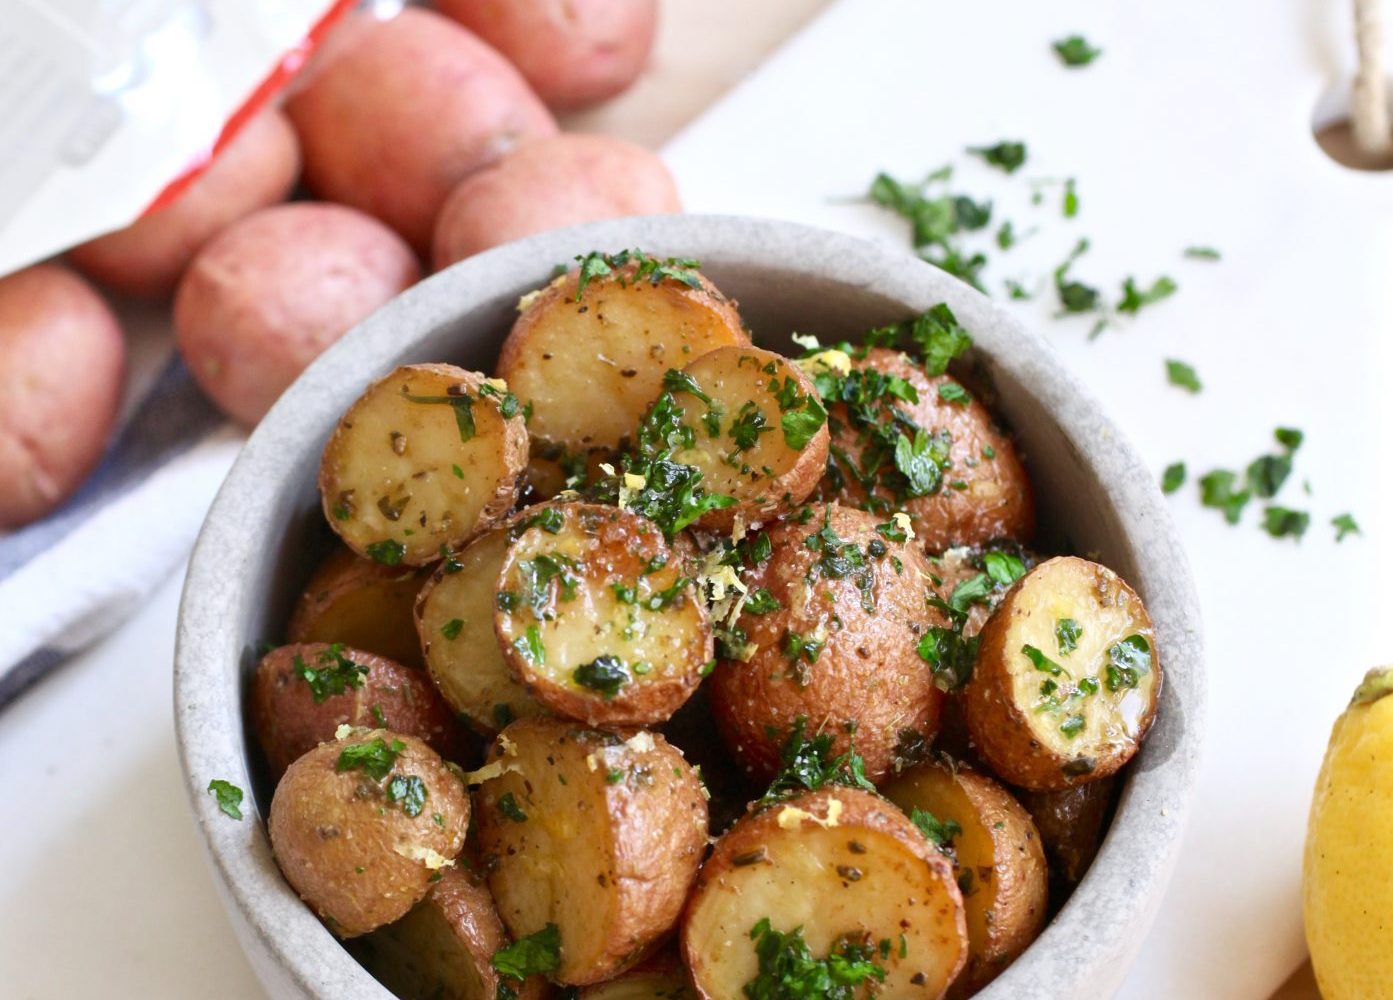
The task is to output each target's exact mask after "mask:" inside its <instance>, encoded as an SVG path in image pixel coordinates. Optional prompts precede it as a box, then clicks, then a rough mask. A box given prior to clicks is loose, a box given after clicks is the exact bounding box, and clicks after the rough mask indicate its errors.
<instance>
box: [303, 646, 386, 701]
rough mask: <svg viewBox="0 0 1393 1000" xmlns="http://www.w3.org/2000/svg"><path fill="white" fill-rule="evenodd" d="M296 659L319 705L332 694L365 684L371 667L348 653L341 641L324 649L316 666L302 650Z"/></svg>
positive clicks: (316, 659) (316, 660) (316, 661)
mask: <svg viewBox="0 0 1393 1000" xmlns="http://www.w3.org/2000/svg"><path fill="white" fill-rule="evenodd" d="M292 662H293V663H294V666H295V673H296V674H298V675H299V676H300V678H301V679H302V680H304V682H305V683H306V684H308V685H309V686H310V691H311V693H312V694H313V695H314V703H315V704H316V705H318V704H320V703H321V702H323V701H324V700H325V699H326V698H329V697H330V696H331V695H336V694H343V693H344V692H345V691H347V690H348V689H349V688H351V687H352V688H360V687H362V686H363V682H364V681H365V680H366V679H367V676H368V668H367V667H365V666H363V665H362V664H361V663H354V662H353V661H352V660H350V659H349V658H348V657H346V656H344V655H343V645H342V643H337V642H336V643H334V644H333V645H331V646H329V647H328V648H327V649H322V650H320V652H319V655H318V656H317V657H316V658H315V663H316V666H314V667H311V666H309V665H308V664H307V663H305V660H304V658H303V657H302V656H301V655H300V654H299V653H296V654H295V658H294V660H293V661H292Z"/></svg>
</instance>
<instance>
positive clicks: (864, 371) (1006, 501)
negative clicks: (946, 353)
mask: <svg viewBox="0 0 1393 1000" xmlns="http://www.w3.org/2000/svg"><path fill="white" fill-rule="evenodd" d="M851 368H852V370H851V372H850V373H849V374H848V375H847V376H846V377H845V378H842V379H838V380H837V383H836V384H837V386H838V389H837V393H836V394H834V397H833V398H834V399H837V398H843V397H845V396H847V395H850V396H852V397H853V398H855V400H856V403H855V405H851V404H848V403H847V402H846V401H845V400H844V399H843V401H840V402H834V401H833V400H832V399H826V398H825V399H824V402H827V403H828V407H827V409H828V415H829V425H830V427H831V429H832V441H831V453H832V458H833V461H832V462H831V463H830V464H829V465H828V469H827V475H826V477H824V479H823V481H822V485H821V495H823V496H825V497H827V498H829V499H836V500H838V501H840V502H841V503H844V504H846V505H848V506H852V507H863V508H865V509H867V510H871V511H875V512H878V513H885V512H889V511H895V510H903V511H905V512H906V513H907V514H909V516H910V519H911V521H912V523H913V526H914V531H915V534H916V535H917V537H918V540H919V544H921V545H923V546H924V547H925V548H926V549H928V550H929V551H930V552H942V551H943V550H944V549H947V548H950V547H952V546H955V545H980V544H982V543H985V542H990V541H992V540H994V539H1003V538H1009V539H1014V540H1016V541H1022V542H1025V541H1029V540H1030V538H1031V536H1032V535H1033V534H1034V533H1035V501H1034V495H1033V493H1032V491H1031V486H1030V477H1029V476H1028V475H1027V474H1026V471H1025V466H1024V465H1023V464H1022V462H1021V459H1020V456H1019V455H1018V454H1017V453H1016V448H1015V445H1013V444H1012V443H1011V439H1010V438H1009V437H1008V436H1007V435H1006V434H1004V433H1003V432H1002V431H1000V430H999V429H998V428H997V427H996V425H995V423H994V422H993V419H992V415H991V414H990V413H989V412H988V411H987V408H986V407H985V406H983V405H982V403H981V401H980V400H978V399H976V398H975V397H973V396H972V394H971V393H969V392H968V391H967V390H966V389H964V388H963V387H962V385H961V384H960V383H958V382H957V380H955V379H954V378H953V377H952V376H951V375H938V376H934V377H932V378H931V377H929V376H928V375H926V374H925V372H924V370H923V369H922V368H921V367H920V366H919V365H917V364H915V363H914V362H913V361H911V360H910V359H909V358H908V357H906V356H905V355H904V354H901V353H899V352H897V351H892V350H889V349H886V348H879V347H877V348H872V349H871V350H870V351H868V352H866V355H865V357H864V358H853V359H852V361H851ZM887 378H894V379H898V380H900V381H899V382H895V383H889V382H887V381H886V380H887ZM824 396H826V394H824ZM906 397H908V398H906ZM906 421H908V422H910V423H912V424H913V425H914V428H910V427H908V426H906V423H905V422H906ZM915 428H917V430H916V429H915ZM920 430H922V431H923V437H922V438H920V436H919V433H918V431H920ZM887 433H888V435H889V436H888V437H887V436H886V435H887ZM898 439H903V440H904V441H905V442H906V446H904V447H907V448H908V449H910V450H911V451H912V452H913V453H914V457H915V459H916V461H915V462H914V463H913V464H912V466H911V467H912V468H913V469H914V476H913V478H911V477H910V476H907V475H905V474H904V470H903V469H901V468H900V466H901V465H902V464H904V463H903V462H901V461H900V460H899V458H898V454H899V453H898V451H897V448H898V447H900V446H898V445H897V440H898Z"/></svg>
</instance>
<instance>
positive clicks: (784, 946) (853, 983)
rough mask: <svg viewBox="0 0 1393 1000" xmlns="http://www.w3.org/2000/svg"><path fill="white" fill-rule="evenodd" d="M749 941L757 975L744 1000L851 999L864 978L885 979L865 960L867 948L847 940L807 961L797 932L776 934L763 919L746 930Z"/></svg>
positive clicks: (800, 933)
mask: <svg viewBox="0 0 1393 1000" xmlns="http://www.w3.org/2000/svg"><path fill="white" fill-rule="evenodd" d="M750 940H752V941H754V942H755V954H756V955H758V956H759V974H758V975H756V976H755V978H754V979H751V980H750V981H749V982H748V983H746V984H745V988H744V994H745V996H746V997H748V998H749V1000H789V998H807V1000H812V998H814V997H816V998H818V1000H852V997H854V996H856V995H857V989H858V987H860V986H861V984H863V983H865V982H866V981H867V980H869V979H874V980H876V981H878V982H880V981H884V979H885V975H886V972H885V969H884V968H882V967H881V966H879V965H877V964H876V963H875V962H874V961H872V960H871V956H872V955H873V952H872V951H871V949H870V948H869V947H868V946H864V945H861V944H857V943H855V942H853V941H852V940H850V938H843V939H842V940H841V941H839V942H838V943H837V944H836V945H835V946H834V947H833V948H832V950H831V952H830V953H829V954H828V956H827V957H826V958H820V959H819V958H813V955H812V952H811V951H809V950H808V944H807V942H806V941H804V940H803V928H801V927H795V928H794V929H793V930H791V931H789V932H788V933H787V934H785V933H781V932H779V931H776V930H774V928H773V926H772V925H771V924H770V922H769V918H768V917H765V918H763V919H762V920H760V921H759V922H758V923H756V924H755V925H754V927H752V928H751V929H750Z"/></svg>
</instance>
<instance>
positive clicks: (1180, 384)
mask: <svg viewBox="0 0 1393 1000" xmlns="http://www.w3.org/2000/svg"><path fill="white" fill-rule="evenodd" d="M1166 380H1167V381H1169V382H1170V384H1171V385H1173V386H1176V387H1177V388H1180V389H1184V390H1186V391H1187V392H1191V393H1197V392H1199V391H1200V390H1201V389H1203V388H1204V386H1203V385H1202V384H1201V383H1200V377H1199V374H1198V373H1197V372H1196V371H1195V369H1194V368H1193V367H1191V366H1190V365H1188V364H1186V363H1185V362H1184V361H1178V360H1176V359H1175V358H1167V359H1166Z"/></svg>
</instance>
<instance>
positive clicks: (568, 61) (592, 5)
mask: <svg viewBox="0 0 1393 1000" xmlns="http://www.w3.org/2000/svg"><path fill="white" fill-rule="evenodd" d="M436 6H437V7H439V8H440V11H441V13H443V14H445V15H446V16H448V17H452V18H454V19H455V20H456V21H459V22H460V23H461V24H463V25H464V26H465V27H466V28H468V29H469V30H470V31H473V32H474V33H475V34H477V35H478V36H479V37H480V38H482V39H483V40H484V41H486V42H488V43H489V44H490V45H492V46H493V47H494V48H496V49H497V50H498V51H499V52H502V53H503V54H504V55H505V56H507V57H508V59H509V60H510V61H511V62H512V63H513V65H514V66H516V67H517V68H518V69H519V70H521V72H522V75H523V76H525V77H526V78H527V82H528V83H530V84H532V89H533V90H535V91H536V92H537V94H538V96H540V97H541V99H542V100H544V101H546V102H547V104H548V105H550V106H551V107H552V108H553V109H554V110H556V111H574V110H576V109H578V108H584V107H587V106H588V105H591V104H594V103H596V102H598V101H603V100H604V99H605V98H607V97H613V96H614V95H615V94H618V93H620V92H621V91H623V90H626V89H627V88H628V87H629V85H630V84H632V83H633V82H634V80H635V79H636V78H637V77H638V75H639V73H641V72H642V71H643V67H644V64H645V63H647V62H648V54H649V52H650V51H651V50H652V48H653V35H654V30H655V28H656V27H657V21H658V5H657V2H656V0H563V2H561V3H557V2H556V0H437V3H436Z"/></svg>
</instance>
